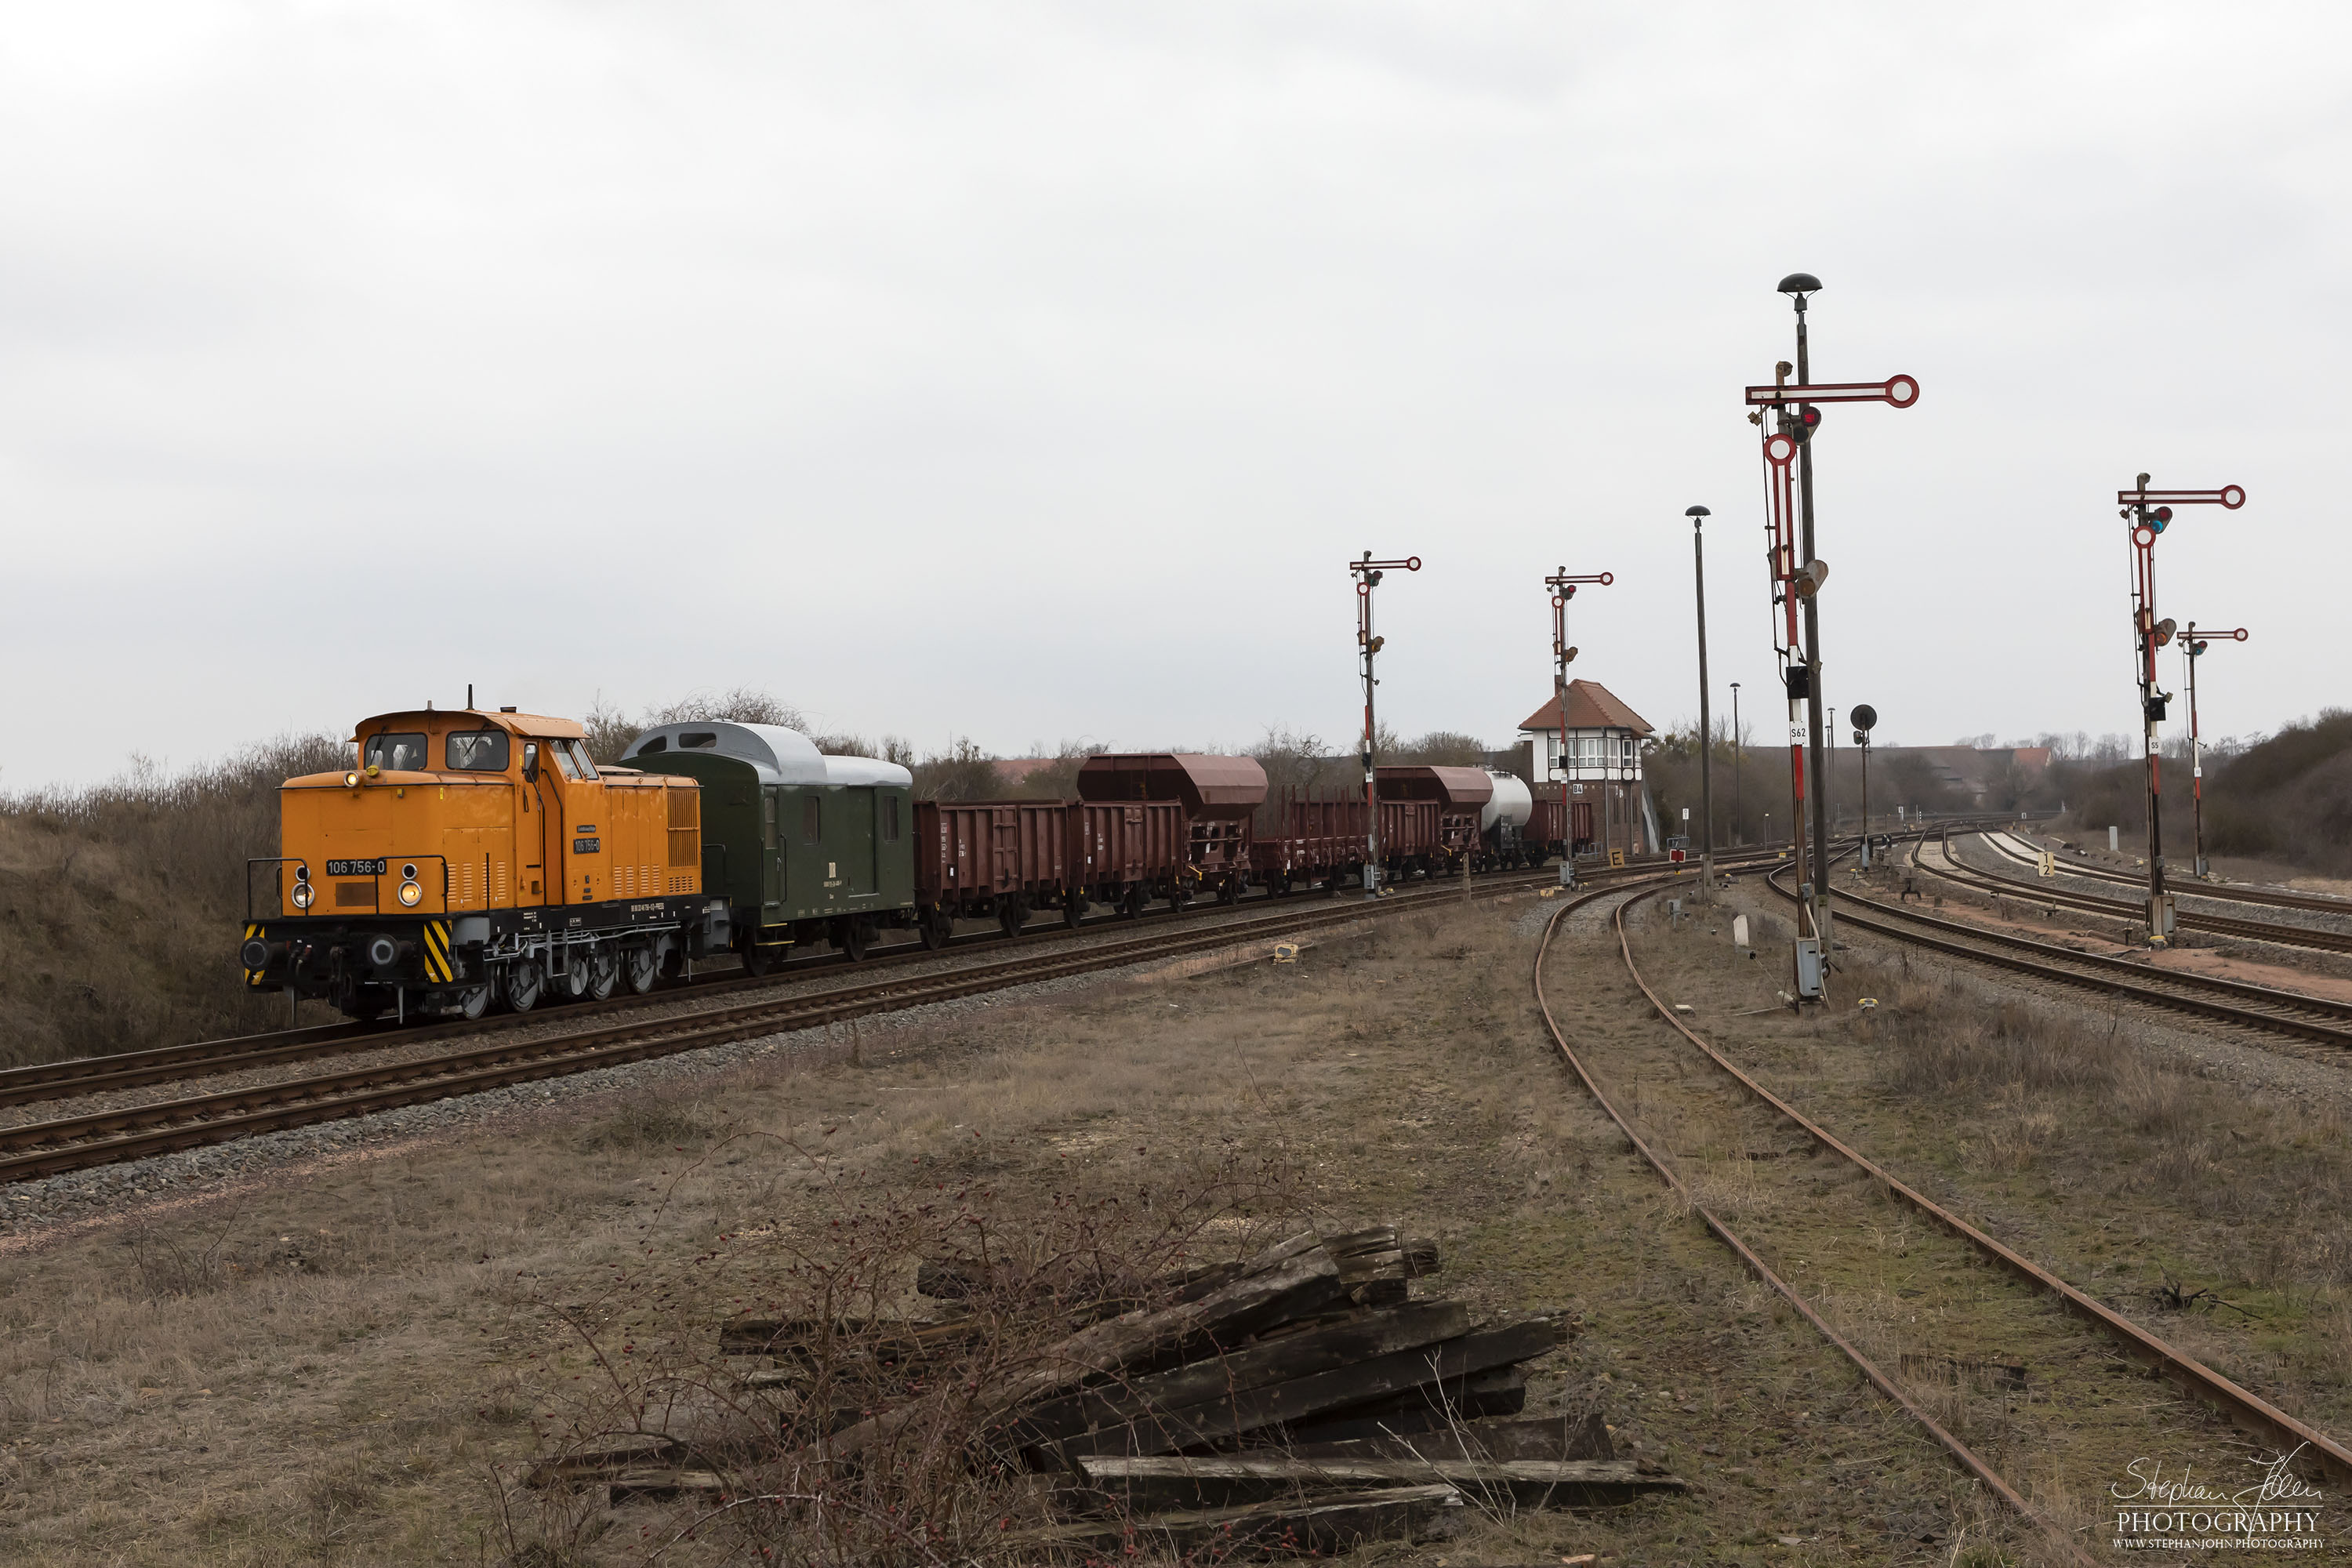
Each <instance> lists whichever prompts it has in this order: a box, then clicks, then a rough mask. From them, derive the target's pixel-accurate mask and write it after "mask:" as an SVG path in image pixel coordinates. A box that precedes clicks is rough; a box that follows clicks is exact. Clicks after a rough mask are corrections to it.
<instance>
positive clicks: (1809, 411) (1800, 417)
mask: <svg viewBox="0 0 2352 1568" xmlns="http://www.w3.org/2000/svg"><path fill="white" fill-rule="evenodd" d="M1821 427H1822V411H1821V410H1820V409H1818V408H1816V407H1814V406H1813V405H1811V404H1810V403H1801V404H1799V405H1797V417H1796V421H1795V424H1794V427H1793V428H1791V429H1790V432H1789V434H1790V435H1791V436H1794V437H1796V438H1797V441H1798V444H1799V445H1802V444H1804V443H1805V442H1807V441H1810V440H1811V439H1812V438H1813V432H1814V431H1816V430H1818V429H1820V428H1821Z"/></svg>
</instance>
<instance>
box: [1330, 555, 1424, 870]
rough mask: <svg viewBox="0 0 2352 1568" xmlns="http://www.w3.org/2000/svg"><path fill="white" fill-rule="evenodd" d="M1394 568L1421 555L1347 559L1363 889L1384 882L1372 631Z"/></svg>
mask: <svg viewBox="0 0 2352 1568" xmlns="http://www.w3.org/2000/svg"><path fill="white" fill-rule="evenodd" d="M1391 569H1393V570H1396V571H1400V572H1418V571H1420V570H1421V557H1420V556H1418V555H1412V556H1407V557H1406V558H1405V559H1404V560H1402V561H1375V560H1373V559H1372V552H1370V551H1369V550H1367V551H1365V552H1364V558H1363V559H1362V560H1361V561H1350V562H1349V563H1348V570H1349V573H1351V574H1353V575H1354V576H1355V579H1356V647H1357V650H1358V652H1360V654H1361V655H1362V656H1363V660H1364V668H1363V681H1364V891H1365V892H1367V893H1376V892H1378V891H1379V890H1380V886H1381V792H1380V780H1379V774H1378V773H1377V771H1376V770H1375V768H1374V766H1373V763H1374V762H1375V761H1376V760H1377V759H1376V758H1375V757H1374V756H1373V754H1372V753H1373V737H1374V735H1375V734H1376V733H1377V731H1375V730H1374V729H1373V728H1372V690H1373V688H1375V687H1377V686H1379V685H1380V681H1379V680H1378V679H1375V678H1374V676H1373V674H1372V658H1373V656H1374V655H1376V654H1378V653H1379V652H1380V651H1381V643H1383V642H1384V641H1386V640H1387V639H1386V638H1384V637H1374V636H1373V635H1372V590H1373V589H1374V588H1377V587H1379V586H1380V584H1381V577H1382V576H1383V575H1385V574H1387V573H1388V572H1389V571H1391Z"/></svg>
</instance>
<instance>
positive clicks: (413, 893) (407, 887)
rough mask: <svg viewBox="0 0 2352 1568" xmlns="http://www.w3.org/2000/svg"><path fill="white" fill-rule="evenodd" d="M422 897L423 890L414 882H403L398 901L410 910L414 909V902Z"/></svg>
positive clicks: (423, 894)
mask: <svg viewBox="0 0 2352 1568" xmlns="http://www.w3.org/2000/svg"><path fill="white" fill-rule="evenodd" d="M424 896H425V889H422V888H420V887H418V886H417V885H416V884H415V883H414V882H403V883H402V884H401V885H400V901H401V902H402V903H404V904H405V905H407V906H408V907H409V908H410V909H415V907H416V900H419V899H421V898H423V897H424Z"/></svg>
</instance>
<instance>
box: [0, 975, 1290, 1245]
mask: <svg viewBox="0 0 2352 1568" xmlns="http://www.w3.org/2000/svg"><path fill="white" fill-rule="evenodd" d="M1324 940H1326V941H1328V940H1329V935H1328V933H1327V934H1326V936H1325V937H1324ZM1169 963H1170V961H1169V960H1167V959H1165V958H1153V959H1147V960H1144V961H1141V962H1139V963H1132V964H1128V965H1124V966H1122V967H1120V968H1118V969H1106V970H1100V971H1097V972H1096V973H1089V974H1076V975H1066V976H1063V977H1061V978H1059V979H1054V980H1040V981H1033V982H1030V983H1028V984H1020V985H1013V986H1007V987H1006V988H1004V989H1003V990H1001V991H991V992H987V993H983V994H980V995H976V996H964V997H957V998H954V999H951V1000H949V1001H944V1002H932V1003H926V1004H924V1005H921V1006H919V1007H910V1008H908V1009H906V1010H905V1011H903V1012H898V1013H886V1014H882V1015H880V1016H876V1017H871V1018H864V1019H860V1020H858V1021H857V1023H856V1026H855V1029H856V1035H857V1037H859V1038H861V1039H868V1040H870V1039H873V1038H875V1037H877V1036H881V1037H884V1038H887V1037H888V1036H889V1035H890V1034H892V1033H895V1032H897V1031H899V1030H903V1029H910V1028H922V1027H928V1026H932V1025H936V1024H940V1023H942V1022H946V1021H949V1020H951V1019H955V1018H959V1017H963V1016H969V1015H971V1014H974V1013H977V1012H980V1011H982V1010H984V1009H988V1008H996V1007H1004V1006H1008V1005H1020V1004H1024V1003H1032V1002H1036V1001H1041V1000H1044V999H1045V998H1047V997H1052V996H1057V995H1062V994H1066V993H1069V992H1073V991H1078V990H1083V989H1087V988H1091V987H1095V986H1100V985H1107V984H1118V983H1119V982H1121V981H1126V980H1134V979H1138V978H1141V977H1144V976H1147V975H1151V974H1155V973H1159V972H1160V971H1163V970H1165V969H1167V968H1168V967H1169ZM682 1010H684V1009H682ZM632 1016H635V1015H632ZM849 1027H850V1026H842V1025H836V1026H834V1027H832V1028H811V1029H793V1030H787V1031H784V1032H782V1033H780V1034H774V1035H765V1036H761V1037H758V1038H756V1039H750V1040H738V1041H735V1042H733V1043H731V1044H729V1045H723V1046H709V1047H704V1048H702V1049H700V1050H693V1051H683V1052H680V1053H679V1054H677V1055H676V1056H670V1057H660V1058H654V1059H653V1060H650V1061H642V1062H630V1063H627V1064H625V1065H623V1066H620V1067H613V1068H597V1069H594V1070H593V1071H589V1072H583V1073H574V1074H571V1075H568V1076H566V1077H563V1078H557V1079H547V1080H545V1081H542V1082H539V1083H528V1084H516V1085H512V1086H509V1087H508V1088H505V1089H487V1090H484V1091H482V1092H480V1093H478V1094H469V1095H464V1096H461V1097H458V1098H456V1099H452V1100H436V1101H434V1102H432V1103H431V1104H427V1105H412V1106H404V1107H402V1108H400V1109H398V1110H386V1111H381V1112H378V1113H377V1114H374V1115H372V1116H361V1117H353V1118H352V1119H350V1120H348V1121H330V1122H322V1123H320V1124H318V1125H316V1126H311V1127H298V1128H292V1129H289V1130H288V1131H281V1132H269V1133H264V1134H262V1135H261V1136H259V1137H255V1138H246V1139H240V1140H238V1141H237V1142H232V1143H222V1144H218V1145H215V1146H214V1147H211V1148H205V1149H186V1150H182V1151H180V1152H176V1153H172V1154H160V1155H156V1156H154V1157H152V1158H150V1159H144V1160H131V1161H125V1162H124V1163H121V1164H118V1165H102V1166H98V1167H95V1168H93V1169H90V1170H86V1171H68V1172H65V1173H61V1174H58V1175H55V1176H48V1177H44V1178H41V1179H39V1180H37V1181H30V1182H20V1183H16V1184H11V1185H10V1186H9V1187H8V1189H7V1192H6V1197H5V1203H0V1211H5V1212H0V1238H6V1239H5V1240H0V1250H15V1249H16V1247H21V1246H23V1245H25V1244H26V1243H27V1242H29V1241H32V1240H35V1239H38V1238H40V1237H44V1236H45V1235H47V1234H52V1233H56V1232H58V1231H60V1230H68V1229H73V1228H77V1227H79V1226H81V1225H83V1224H86V1223H88V1222H92V1221H96V1220H99V1219H101V1218H109V1217H112V1216H113V1215H115V1214H116V1213H118V1212H119V1211H120V1210H121V1208H122V1207H123V1205H124V1202H125V1200H126V1199H134V1198H135V1199H149V1198H166V1197H168V1198H180V1199H186V1198H196V1197H205V1198H209V1197H216V1196H221V1195H225V1194H227V1193H229V1192H232V1191H234V1190H235V1189H236V1188H237V1187H238V1186H239V1185H241V1184H248V1183H252V1182H255V1181H257V1180H259V1179H262V1178H265V1177H268V1176H271V1175H275V1174H278V1173H283V1172H285V1171H286V1170H287V1169H288V1168H289V1167H290V1166H293V1165H297V1164H300V1163H311V1162H317V1161H322V1160H323V1161H340V1160H344V1159H349V1158H352V1157H355V1156H360V1157H367V1158H380V1157H382V1156H383V1155H385V1154H389V1153H395V1152H399V1151H400V1150H402V1149H404V1148H407V1147H412V1146H414V1145H415V1144H416V1143H417V1142H420V1141H422V1140H428V1139H430V1140H439V1139H443V1138H446V1137H451V1136H458V1135H464V1136H473V1135H478V1134H480V1133H482V1132H485V1131H491V1130H492V1129H494V1128H495V1127H497V1126H498V1125H499V1124H500V1123H503V1122H507V1121H510V1120H511V1119H513V1118H516V1117H521V1116H537V1115H541V1114H544V1113H546V1112H548V1111H550V1110H562V1112H564V1113H566V1114H575V1113H578V1112H580V1111H583V1110H590V1109H593V1108H594V1104H596V1103H601V1102H603V1101H604V1100H609V1099H610V1098H612V1097H614V1096H615V1095H617V1094H620V1093H624V1092H628V1091H633V1090H636V1089H643V1088H645V1087H646V1085H648V1084H654V1083H663V1082H672V1081H677V1080H681V1079H693V1078H698V1077H708V1076H709V1075H711V1074H714V1073H719V1072H723V1071H725V1070H726V1069H727V1068H732V1067H736V1066H739V1065H740V1064H742V1063H745V1062H749V1061H753V1060H756V1059H758V1058H763V1057H770V1056H774V1055H777V1054H779V1053H785V1052H793V1051H821V1050H824V1049H826V1048H828V1047H837V1046H838V1045H839V1043H840V1041H841V1040H842V1039H843V1037H844V1036H845V1032H846V1031H847V1030H848V1029H849ZM12 1243H13V1244H14V1245H11V1244H12Z"/></svg>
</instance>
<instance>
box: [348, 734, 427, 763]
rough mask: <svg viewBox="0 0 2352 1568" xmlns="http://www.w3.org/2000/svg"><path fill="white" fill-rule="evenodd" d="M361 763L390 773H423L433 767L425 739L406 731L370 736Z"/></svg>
mask: <svg viewBox="0 0 2352 1568" xmlns="http://www.w3.org/2000/svg"><path fill="white" fill-rule="evenodd" d="M360 761H361V762H362V764H364V765H365V766H368V767H372V768H377V769H381V770H382V771H383V772H384V773H422V772H424V771H425V769H426V768H428V767H431V766H432V765H433V764H432V763H431V761H430V760H429V759H428V758H427V757H426V755H425V737H424V736H423V735H420V734H415V733H412V732H409V731H385V732H384V733H383V734H380V735H370V736H369V737H368V738H367V750H366V752H363V753H362V756H361V758H360Z"/></svg>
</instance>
